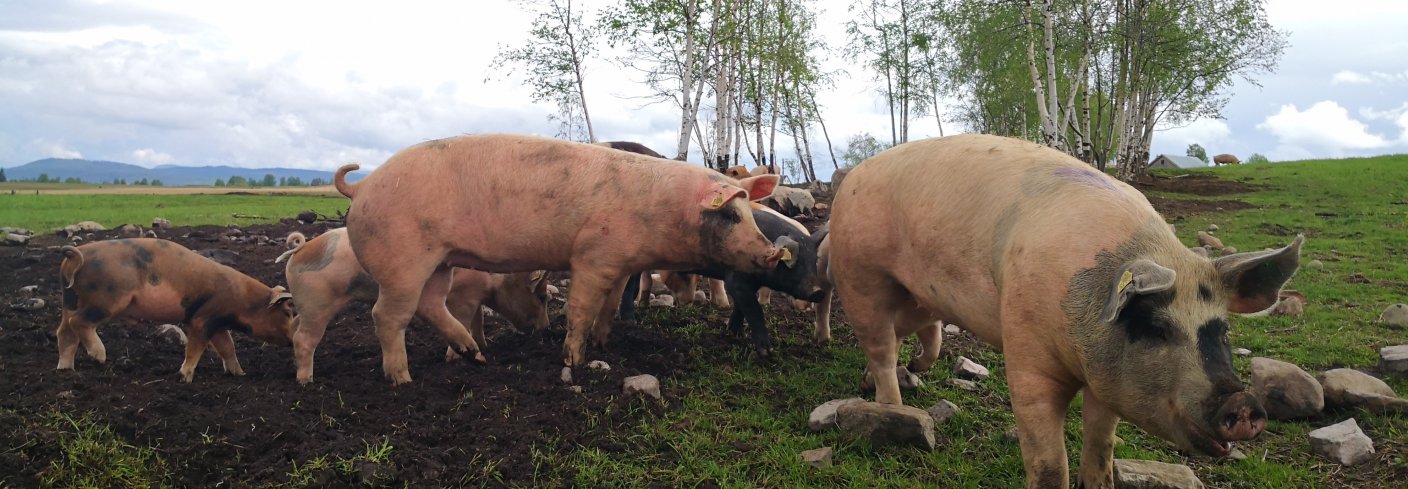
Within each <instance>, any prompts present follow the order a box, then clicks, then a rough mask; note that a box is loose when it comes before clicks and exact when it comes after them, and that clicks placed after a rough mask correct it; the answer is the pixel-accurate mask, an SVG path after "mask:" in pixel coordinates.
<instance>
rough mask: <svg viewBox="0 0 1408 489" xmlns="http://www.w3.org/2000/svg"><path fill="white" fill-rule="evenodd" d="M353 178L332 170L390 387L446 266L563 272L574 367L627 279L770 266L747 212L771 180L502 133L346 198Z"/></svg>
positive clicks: (421, 152) (422, 156) (381, 174)
mask: <svg viewBox="0 0 1408 489" xmlns="http://www.w3.org/2000/svg"><path fill="white" fill-rule="evenodd" d="M355 168H356V165H347V166H344V167H343V168H342V169H339V170H338V173H337V177H336V178H335V182H336V184H337V188H338V190H339V191H340V192H342V193H343V195H346V196H348V197H349V198H351V199H352V206H351V209H350V210H349V211H348V216H347V234H348V237H349V239H350V240H351V242H352V250H353V252H354V253H356V256H357V259H358V261H360V262H361V263H362V266H363V267H365V268H366V269H367V272H368V273H369V274H370V275H371V276H372V278H374V279H375V280H376V281H377V283H378V284H380V286H381V290H380V294H379V295H378V296H377V301H376V305H375V306H373V307H372V319H373V321H374V322H375V323H376V334H377V337H378V339H379V340H380V341H381V347H382V368H383V369H384V370H385V372H386V375H387V376H388V377H390V378H391V380H392V382H394V383H396V384H400V383H404V382H409V381H410V380H411V376H410V373H409V372H408V371H407V368H406V348H405V327H406V323H407V321H408V320H409V319H410V317H411V315H412V314H413V313H415V312H416V311H417V309H418V305H420V306H422V307H420V309H421V310H426V309H427V307H425V306H427V305H436V304H439V306H438V307H432V309H434V308H438V309H443V308H444V306H443V302H444V296H445V290H446V289H448V286H449V279H450V273H449V272H450V267H464V268H474V269H477V270H484V271H488V272H499V273H510V272H524V271H532V270H564V269H568V270H571V272H572V292H571V294H570V295H569V297H568V308H567V311H568V317H567V320H568V333H567V339H566V342H565V344H564V345H563V354H564V356H565V362H566V363H567V365H569V366H576V365H581V364H582V363H583V361H584V360H585V341H586V338H587V335H588V333H589V332H590V334H591V337H592V339H593V341H594V343H596V344H597V345H598V346H600V345H604V344H605V342H606V338H607V335H608V334H609V332H610V327H611V317H612V315H614V314H615V311H616V304H615V301H609V300H607V298H608V297H611V298H616V297H619V295H620V293H621V289H622V288H623V287H624V286H625V282H626V278H627V276H628V275H629V274H631V273H633V272H635V271H638V270H647V269H652V268H661V269H675V270H680V269H690V268H695V267H702V266H707V265H710V264H723V265H726V266H729V267H732V268H734V269H738V270H745V271H760V270H766V269H770V268H772V267H774V266H776V265H777V262H778V260H779V259H781V257H782V251H781V250H780V249H778V248H777V247H775V246H773V244H772V243H771V242H769V241H768V240H767V239H766V238H765V237H764V236H763V234H762V232H761V231H759V230H758V226H757V225H756V224H754V222H753V216H752V213H751V212H750V211H749V210H748V201H749V200H750V199H757V198H761V197H763V196H766V195H768V194H769V193H770V192H772V189H773V188H774V187H776V186H777V177H776V176H773V175H769V176H763V177H753V178H747V179H743V180H734V179H732V178H728V177H726V176H724V175H721V174H718V173H715V172H713V171H710V170H709V169H707V168H704V167H701V166H694V165H690V164H687V163H679V162H670V161H662V160H660V159H657V158H651V157H648V156H643V155H639V154H635V153H629V152H625V151H619V150H615V149H611V148H605V147H601V146H596V145H589V144H581V143H573V142H568V141H561V140H556V139H548V138H541V137H533V136H517V135H506V134H488V135H472V136H458V137H452V138H447V139H438V140H434V141H427V142H424V143H421V144H417V145H415V146H411V147H409V148H406V149H404V150H401V151H400V152H398V153H397V154H395V155H393V156H392V157H391V159H389V160H387V162H386V164H384V165H382V166H381V167H380V168H378V169H377V170H376V171H375V172H372V174H371V175H370V176H368V177H367V178H366V179H365V180H363V181H362V182H361V183H358V184H357V185H356V186H355V187H354V186H351V185H348V184H347V183H346V182H345V181H344V176H345V175H346V173H347V172H348V171H351V170H353V169H355ZM423 290H424V291H425V293H424V294H423V293H422V291H423ZM444 314H445V315H446V316H448V315H449V313H448V312H445V313H444ZM448 319H449V320H450V321H453V320H454V318H453V317H450V318H448ZM454 329H455V328H442V329H441V333H443V334H445V335H446V340H448V342H449V343H450V345H451V346H452V347H454V348H455V349H456V350H457V351H459V352H461V353H468V352H473V351H477V350H478V345H477V344H476V343H475V341H474V339H473V338H471V337H470V336H469V335H467V334H463V333H464V331H463V329H459V330H457V331H454Z"/></svg>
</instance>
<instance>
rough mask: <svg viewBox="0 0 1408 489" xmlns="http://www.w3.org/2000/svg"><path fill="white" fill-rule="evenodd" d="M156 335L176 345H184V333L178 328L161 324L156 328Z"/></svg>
mask: <svg viewBox="0 0 1408 489" xmlns="http://www.w3.org/2000/svg"><path fill="white" fill-rule="evenodd" d="M156 334H157V335H158V336H161V337H163V338H166V339H168V340H171V342H173V343H176V344H178V345H185V344H186V332H185V331H182V330H181V327H180V326H177V325H174V324H163V325H161V326H157V327H156Z"/></svg>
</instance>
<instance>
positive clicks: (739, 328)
mask: <svg viewBox="0 0 1408 489" xmlns="http://www.w3.org/2000/svg"><path fill="white" fill-rule="evenodd" d="M726 283H727V284H728V293H729V295H731V296H733V300H734V307H733V313H732V314H731V315H730V316H729V321H728V326H729V330H730V331H732V332H733V333H734V334H738V333H742V332H743V323H744V322H747V323H749V325H750V326H751V329H750V330H749V331H750V332H751V333H752V339H753V348H754V350H755V351H757V352H758V356H761V357H764V358H766V357H767V356H768V355H769V354H770V353H771V350H772V338H770V337H769V335H768V324H767V318H765V317H763V305H762V304H759V303H757V302H756V301H754V300H753V299H755V298H757V297H758V288H759V287H758V284H756V283H753V282H751V281H749V280H746V279H742V278H739V277H738V276H737V275H733V276H730V277H729V280H728V281H727V282H726Z"/></svg>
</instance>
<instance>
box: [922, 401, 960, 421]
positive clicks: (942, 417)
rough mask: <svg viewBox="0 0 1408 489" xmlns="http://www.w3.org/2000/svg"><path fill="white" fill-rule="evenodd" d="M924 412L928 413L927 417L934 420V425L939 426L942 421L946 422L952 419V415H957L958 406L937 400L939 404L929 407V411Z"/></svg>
mask: <svg viewBox="0 0 1408 489" xmlns="http://www.w3.org/2000/svg"><path fill="white" fill-rule="evenodd" d="M925 411H926V412H928V413H929V417H931V418H934V424H940V423H943V422H944V421H948V418H952V417H953V415H955V414H958V405H957V404H954V403H952V402H949V401H948V400H947V399H939V402H936V403H934V405H933V406H929V409H926V410H925Z"/></svg>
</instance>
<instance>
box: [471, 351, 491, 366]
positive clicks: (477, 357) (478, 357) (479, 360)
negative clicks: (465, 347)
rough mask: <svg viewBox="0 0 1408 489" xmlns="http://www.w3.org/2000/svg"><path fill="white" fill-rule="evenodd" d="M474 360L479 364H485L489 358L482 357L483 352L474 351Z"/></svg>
mask: <svg viewBox="0 0 1408 489" xmlns="http://www.w3.org/2000/svg"><path fill="white" fill-rule="evenodd" d="M474 361H475V363H478V364H480V365H485V364H488V363H489V359H488V358H484V352H480V351H477V352H474Z"/></svg>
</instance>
